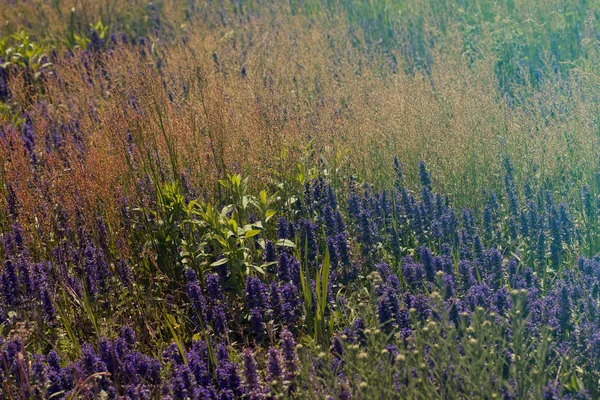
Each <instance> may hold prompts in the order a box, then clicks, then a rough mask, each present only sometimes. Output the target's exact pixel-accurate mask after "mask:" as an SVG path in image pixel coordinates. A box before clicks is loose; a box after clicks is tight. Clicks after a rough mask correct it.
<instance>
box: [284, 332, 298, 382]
mask: <svg viewBox="0 0 600 400" xmlns="http://www.w3.org/2000/svg"><path fill="white" fill-rule="evenodd" d="M281 354H282V358H283V365H284V379H285V380H286V381H293V380H294V377H295V376H296V372H297V369H298V354H297V353H296V341H295V340H294V335H292V333H291V332H290V331H288V330H287V329H285V330H283V332H281Z"/></svg>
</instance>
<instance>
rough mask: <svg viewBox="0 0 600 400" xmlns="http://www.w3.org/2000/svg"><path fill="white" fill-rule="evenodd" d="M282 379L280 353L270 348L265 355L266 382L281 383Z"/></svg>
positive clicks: (274, 348)
mask: <svg viewBox="0 0 600 400" xmlns="http://www.w3.org/2000/svg"><path fill="white" fill-rule="evenodd" d="M282 379H283V361H282V359H281V353H280V352H279V350H278V349H277V348H276V347H271V348H269V352H268V354H267V381H268V382H269V383H273V382H281V380H282Z"/></svg>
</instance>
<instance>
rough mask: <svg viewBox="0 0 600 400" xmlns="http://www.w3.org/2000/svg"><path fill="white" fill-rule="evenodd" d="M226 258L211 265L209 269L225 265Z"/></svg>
mask: <svg viewBox="0 0 600 400" xmlns="http://www.w3.org/2000/svg"><path fill="white" fill-rule="evenodd" d="M227 261H228V260H227V257H223V258H221V259H220V260H217V261H215V262H214V263H211V264H210V266H211V267H218V266H219V265H223V264H227Z"/></svg>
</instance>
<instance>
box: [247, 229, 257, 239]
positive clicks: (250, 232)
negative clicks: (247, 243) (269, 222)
mask: <svg viewBox="0 0 600 400" xmlns="http://www.w3.org/2000/svg"><path fill="white" fill-rule="evenodd" d="M259 233H260V231H259V230H258V229H252V230H249V231H248V232H246V235H245V238H246V239H248V238H251V237H253V236H256V235H258V234H259Z"/></svg>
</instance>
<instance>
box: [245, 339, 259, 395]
mask: <svg viewBox="0 0 600 400" xmlns="http://www.w3.org/2000/svg"><path fill="white" fill-rule="evenodd" d="M243 359H244V377H245V378H246V379H245V381H246V391H247V392H248V393H250V392H252V391H255V390H258V389H260V377H259V376H258V365H257V364H256V359H255V358H254V353H253V352H252V350H250V349H244V354H243Z"/></svg>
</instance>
